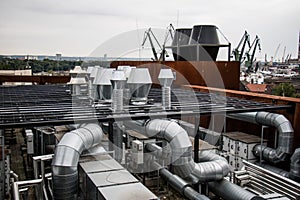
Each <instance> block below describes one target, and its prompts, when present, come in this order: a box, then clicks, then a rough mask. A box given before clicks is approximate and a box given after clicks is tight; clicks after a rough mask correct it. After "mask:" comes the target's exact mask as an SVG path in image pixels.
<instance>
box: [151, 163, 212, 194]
mask: <svg viewBox="0 0 300 200" xmlns="http://www.w3.org/2000/svg"><path fill="white" fill-rule="evenodd" d="M152 167H153V168H155V169H157V170H158V171H159V175H160V176H161V177H162V178H163V179H165V180H166V181H167V182H168V183H169V184H170V185H171V186H172V187H173V188H174V189H175V190H176V191H177V192H179V193H180V194H181V195H182V196H184V197H186V198H187V199H190V200H209V198H208V197H207V196H205V195H202V194H200V193H198V192H197V191H195V190H194V189H193V188H191V186H190V185H189V184H188V183H187V182H186V181H184V180H183V179H182V178H180V177H179V176H177V175H174V174H172V173H171V172H170V171H169V170H167V169H165V168H163V167H162V166H160V165H159V164H158V163H157V162H153V163H152Z"/></svg>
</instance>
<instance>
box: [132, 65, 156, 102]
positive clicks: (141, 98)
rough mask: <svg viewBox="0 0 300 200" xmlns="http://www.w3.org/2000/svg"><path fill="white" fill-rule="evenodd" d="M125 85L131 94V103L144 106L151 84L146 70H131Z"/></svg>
mask: <svg viewBox="0 0 300 200" xmlns="http://www.w3.org/2000/svg"><path fill="white" fill-rule="evenodd" d="M127 84H128V87H129V90H130V93H131V103H132V104H137V105H143V104H146V103H147V96H148V94H149V91H150V88H151V84H152V80H151V76H150V73H149V70H148V68H133V69H131V72H130V75H129V77H128V81H127Z"/></svg>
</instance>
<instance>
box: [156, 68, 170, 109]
mask: <svg viewBox="0 0 300 200" xmlns="http://www.w3.org/2000/svg"><path fill="white" fill-rule="evenodd" d="M158 80H159V82H160V85H161V86H162V107H163V109H165V110H166V109H170V107H171V85H172V82H173V80H174V74H173V72H172V70H171V69H161V70H160V73H159V75H158Z"/></svg>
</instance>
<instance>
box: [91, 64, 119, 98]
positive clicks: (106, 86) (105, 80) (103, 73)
mask: <svg viewBox="0 0 300 200" xmlns="http://www.w3.org/2000/svg"><path fill="white" fill-rule="evenodd" d="M114 70H115V69H111V68H103V69H101V70H98V72H97V76H96V77H95V80H94V85H97V86H98V97H99V99H100V100H106V101H111V97H112V84H111V82H110V79H111V77H112V73H113V71H114Z"/></svg>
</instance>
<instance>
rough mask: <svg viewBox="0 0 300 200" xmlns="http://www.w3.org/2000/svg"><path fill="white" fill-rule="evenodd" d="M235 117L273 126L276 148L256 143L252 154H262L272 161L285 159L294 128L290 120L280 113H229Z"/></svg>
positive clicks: (291, 144)
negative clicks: (275, 132)
mask: <svg viewBox="0 0 300 200" xmlns="http://www.w3.org/2000/svg"><path fill="white" fill-rule="evenodd" d="M230 116H231V117H233V118H235V119H239V120H242V121H246V122H250V123H256V124H261V125H267V126H273V127H275V128H276V129H277V131H278V145H277V148H276V149H274V148H270V147H265V146H261V145H256V146H255V147H254V148H253V152H254V155H255V156H256V157H259V156H260V155H261V154H262V155H263V159H264V160H267V161H269V162H272V163H278V162H282V161H285V160H286V159H287V158H288V155H289V154H291V153H292V150H293V138H294V129H293V127H292V125H291V123H290V121H289V120H288V119H287V118H286V117H285V116H284V115H281V114H277V113H269V112H249V113H238V114H233V115H230Z"/></svg>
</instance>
